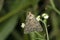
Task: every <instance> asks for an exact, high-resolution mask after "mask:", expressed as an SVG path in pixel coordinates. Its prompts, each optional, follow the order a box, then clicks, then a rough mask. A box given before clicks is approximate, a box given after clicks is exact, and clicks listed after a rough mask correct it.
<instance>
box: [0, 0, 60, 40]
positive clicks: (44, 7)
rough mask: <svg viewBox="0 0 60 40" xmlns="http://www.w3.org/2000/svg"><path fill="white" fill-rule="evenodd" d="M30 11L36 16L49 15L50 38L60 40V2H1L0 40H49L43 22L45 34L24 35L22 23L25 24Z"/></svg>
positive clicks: (35, 0)
mask: <svg viewBox="0 0 60 40" xmlns="http://www.w3.org/2000/svg"><path fill="white" fill-rule="evenodd" d="M29 9H30V10H31V11H33V13H34V14H35V16H38V15H42V14H43V13H47V14H48V15H49V18H48V19H47V20H46V21H47V22H46V23H45V24H46V25H47V29H48V30H47V31H48V34H49V35H48V36H49V37H48V38H49V40H60V0H0V40H47V33H46V31H45V30H46V29H45V27H44V24H43V23H42V22H40V23H41V25H42V27H43V29H44V31H43V32H41V33H40V32H39V33H37V32H36V33H30V34H24V33H23V32H24V29H23V28H22V27H21V23H24V22H25V19H26V14H27V11H28V10H29ZM42 20H44V18H42Z"/></svg>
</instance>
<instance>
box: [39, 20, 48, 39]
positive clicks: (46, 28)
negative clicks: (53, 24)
mask: <svg viewBox="0 0 60 40" xmlns="http://www.w3.org/2000/svg"><path fill="white" fill-rule="evenodd" d="M40 21H41V22H42V23H44V26H45V29H46V35H47V40H49V35H48V29H47V25H46V23H45V21H42V20H40Z"/></svg>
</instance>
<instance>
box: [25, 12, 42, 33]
mask: <svg viewBox="0 0 60 40" xmlns="http://www.w3.org/2000/svg"><path fill="white" fill-rule="evenodd" d="M34 31H37V32H41V31H43V28H42V26H41V25H40V23H39V22H38V21H37V20H36V17H35V15H34V14H32V13H31V12H29V13H28V15H27V16H26V20H25V27H24V34H28V33H31V32H34Z"/></svg>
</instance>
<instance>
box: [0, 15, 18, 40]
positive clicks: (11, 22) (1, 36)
mask: <svg viewBox="0 0 60 40" xmlns="http://www.w3.org/2000/svg"><path fill="white" fill-rule="evenodd" d="M17 17H18V15H14V16H12V17H11V18H10V19H8V20H7V21H6V22H5V23H4V24H2V25H0V27H3V29H2V30H1V32H0V40H5V38H6V37H7V36H8V35H9V34H10V33H11V32H12V31H13V29H14V28H15V26H16V23H17Z"/></svg>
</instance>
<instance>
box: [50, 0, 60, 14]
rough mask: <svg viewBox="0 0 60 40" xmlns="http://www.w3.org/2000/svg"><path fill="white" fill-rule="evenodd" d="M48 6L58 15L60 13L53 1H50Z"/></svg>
mask: <svg viewBox="0 0 60 40" xmlns="http://www.w3.org/2000/svg"><path fill="white" fill-rule="evenodd" d="M50 4H51V6H52V8H53V9H54V11H56V12H57V13H58V14H59V15H60V11H59V10H58V9H57V8H56V7H55V5H54V2H53V0H50Z"/></svg>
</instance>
